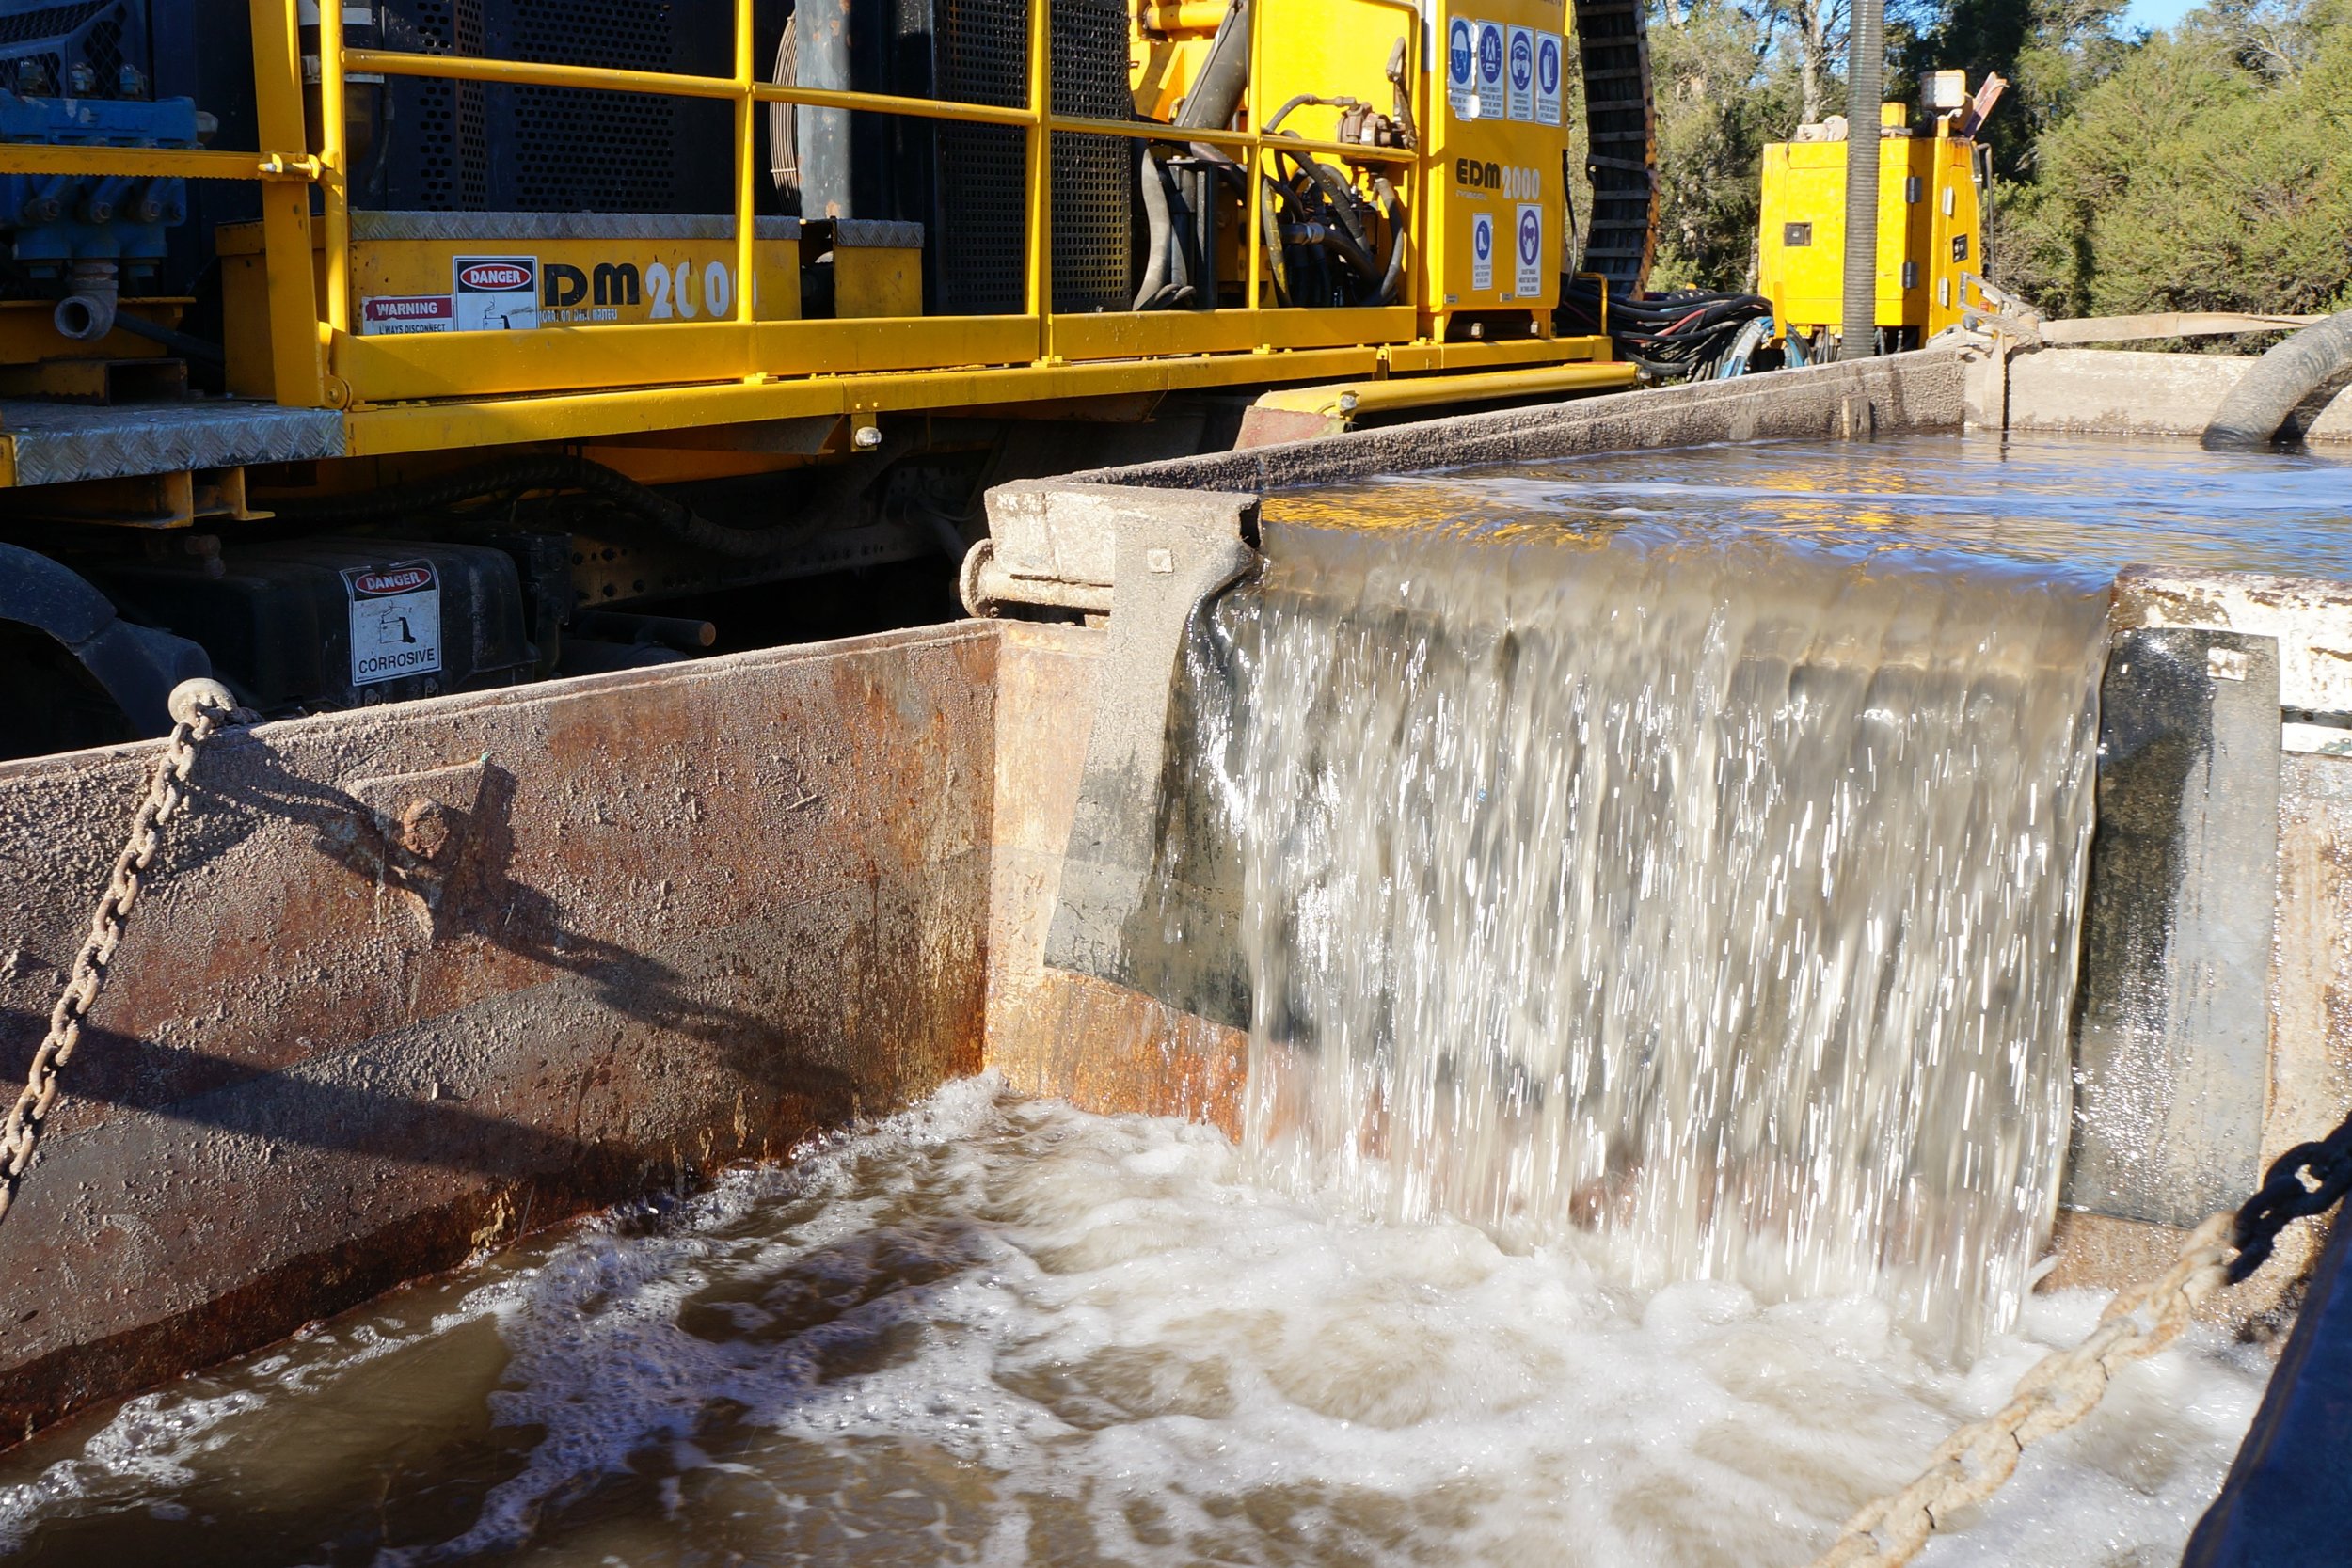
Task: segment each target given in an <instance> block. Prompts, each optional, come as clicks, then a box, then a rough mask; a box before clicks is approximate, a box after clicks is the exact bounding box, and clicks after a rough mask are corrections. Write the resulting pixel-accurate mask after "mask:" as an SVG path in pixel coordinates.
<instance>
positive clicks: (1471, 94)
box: [1445, 16, 1478, 119]
mask: <svg viewBox="0 0 2352 1568" xmlns="http://www.w3.org/2000/svg"><path fill="white" fill-rule="evenodd" d="M1477 30H1478V24H1476V23H1475V22H1472V21H1471V20H1470V18H1469V17H1467V16H1457V17H1455V18H1454V20H1453V21H1452V22H1449V23H1447V24H1446V29H1445V101H1446V103H1449V104H1451V105H1452V106H1453V109H1454V119H1477V118H1478V39H1477Z"/></svg>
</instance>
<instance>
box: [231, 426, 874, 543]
mask: <svg viewBox="0 0 2352 1568" xmlns="http://www.w3.org/2000/svg"><path fill="white" fill-rule="evenodd" d="M857 463H858V465H859V468H860V473H859V476H858V478H859V481H860V483H858V484H857V485H856V486H855V489H853V490H852V492H851V494H852V495H854V494H856V493H858V492H860V491H863V490H864V489H865V488H866V485H868V484H870V483H872V482H873V480H874V479H875V477H877V475H878V474H879V472H880V469H881V467H882V455H881V454H879V453H876V454H872V455H868V456H865V457H861V458H859V459H857ZM524 490H578V491H580V492H582V493H583V494H586V495H589V496H593V497H595V498H596V499H598V500H600V501H604V502H606V503H607V504H608V505H611V506H612V507H613V508H615V509H616V510H618V511H620V512H623V513H625V514H627V515H629V516H631V517H634V518H636V519H637V520H639V521H640V522H643V523H645V524H647V525H649V526H651V527H652V528H655V529H657V530H659V531H661V532H663V533H666V534H668V535H669V536H670V537H671V538H673V539H675V540H677V541H678V542H679V543H680V544H684V545H691V546H693V547H694V548H696V549H699V550H707V551H709V552H710V553H711V554H713V555H723V556H729V557H732V558H734V559H736V560H739V561H757V560H762V559H764V558H766V557H769V556H775V555H782V554H783V553H784V552H786V551H787V550H789V549H792V548H795V547H796V546H800V545H802V544H803V543H805V542H806V541H807V540H808V539H809V538H810V537H811V536H812V535H814V534H815V533H816V532H817V531H818V530H820V529H822V528H823V527H824V526H825V525H826V524H828V523H830V522H831V521H833V518H832V516H831V515H829V509H828V508H826V507H824V506H821V505H818V506H814V507H811V508H809V511H810V512H811V514H812V515H811V516H809V517H808V518H807V519H806V520H805V521H803V522H798V523H794V524H792V525H790V526H788V527H782V528H732V527H729V526H728V525H726V524H724V523H714V522H712V521H711V520H710V519H709V518H707V517H704V516H702V515H698V514H697V513H696V512H695V511H694V510H693V509H692V508H691V507H689V506H686V505H683V504H681V503H680V502H678V501H675V500H673V499H670V498H669V497H667V496H665V495H663V494H661V493H660V491H659V490H654V489H649V488H648V487H646V486H645V485H643V484H640V483H637V482H636V481H635V480H633V479H631V478H629V477H628V475H627V474H624V473H620V472H618V471H616V470H614V469H612V468H608V467H605V466H604V465H603V464H601V463H592V462H590V461H589V460H588V459H587V458H584V457H573V456H568V455H565V454H564V453H561V452H543V453H538V454H535V455H532V456H528V457H501V458H497V459H494V460H493V461H491V462H488V463H484V464H481V465H478V466H477V467H471V468H467V469H463V470H461V471H460V472H457V473H454V474H449V475H446V476H444V477H442V478H440V479H429V480H421V481H420V482H418V483H414V484H402V485H396V486H394V487H393V488H391V489H389V490H377V491H373V492H372V493H370V494H368V495H364V496H353V497H348V498H345V497H337V498H335V499H331V500H325V501H318V502H291V501H279V502H275V503H273V504H274V505H275V507H276V510H277V511H278V515H280V516H284V517H288V518H299V519H303V520H314V521H319V522H337V523H383V522H390V521H393V520H394V519H397V518H403V517H408V516H413V515H416V514H418V513H420V512H438V511H441V510H443V509H445V508H447V507H452V506H457V505H460V504H462V503H464V502H466V501H470V500H481V499H485V498H486V497H490V496H498V495H506V494H511V493H516V492H520V491H524Z"/></svg>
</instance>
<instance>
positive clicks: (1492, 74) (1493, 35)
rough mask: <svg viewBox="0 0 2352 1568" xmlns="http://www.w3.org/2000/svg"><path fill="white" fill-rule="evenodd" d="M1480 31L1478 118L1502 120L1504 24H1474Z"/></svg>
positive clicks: (1472, 24)
mask: <svg viewBox="0 0 2352 1568" xmlns="http://www.w3.org/2000/svg"><path fill="white" fill-rule="evenodd" d="M1470 25H1471V26H1473V27H1475V28H1477V29H1478V117H1479V118H1480V119H1502V111H1503V89H1502V23H1500V22H1473V23H1471V24H1470Z"/></svg>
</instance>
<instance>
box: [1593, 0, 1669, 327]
mask: <svg viewBox="0 0 2352 1568" xmlns="http://www.w3.org/2000/svg"><path fill="white" fill-rule="evenodd" d="M1576 49H1577V55H1578V58H1579V62H1580V63H1581V66H1582V68H1583V71H1584V124H1585V128H1586V130H1587V131H1588V132H1589V133H1590V137H1591V146H1590V150H1589V154H1588V156H1587V158H1586V160H1585V168H1586V170H1587V171H1588V172H1589V173H1590V174H1591V176H1592V181H1593V221H1592V226H1591V229H1590V230H1589V231H1588V233H1587V235H1586V238H1585V242H1584V254H1583V259H1582V260H1581V261H1580V262H1579V263H1578V265H1579V270H1581V271H1583V272H1597V273H1599V274H1601V275H1603V276H1604V277H1607V278H1608V279H1609V285H1610V287H1611V289H1612V290H1638V289H1640V288H1642V287H1644V286H1645V284H1646V283H1647V282H1648V281H1649V267H1650V260H1651V257H1652V256H1653V255H1654V254H1655V252H1656V250H1657V246H1658V179H1657V166H1658V133H1657V115H1656V107H1655V103H1654V101H1653V99H1652V97H1651V92H1650V74H1649V28H1648V24H1647V23H1646V21H1645V17H1644V13H1643V7H1642V3H1641V0H1577V7H1576Z"/></svg>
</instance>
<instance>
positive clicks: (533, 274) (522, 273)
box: [450, 256, 539, 332]
mask: <svg viewBox="0 0 2352 1568" xmlns="http://www.w3.org/2000/svg"><path fill="white" fill-rule="evenodd" d="M450 271H451V274H452V282H451V289H450V293H451V294H452V295H453V300H454V304H455V307H456V316H457V330H458V331H460V332H507V331H514V330H517V329H521V328H528V327H535V326H537V325H539V258H537V257H536V256H460V257H457V258H455V259H454V260H453V261H451V263H450Z"/></svg>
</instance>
